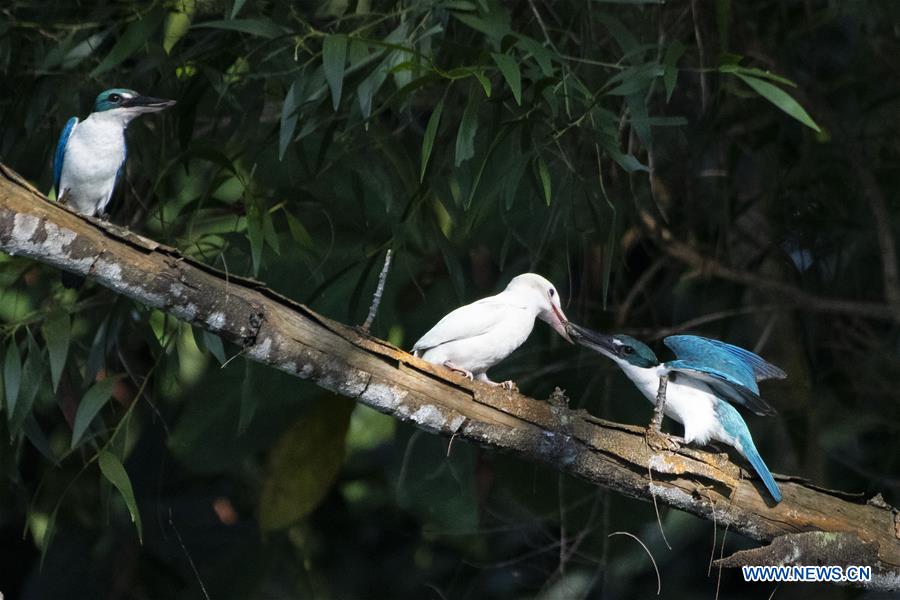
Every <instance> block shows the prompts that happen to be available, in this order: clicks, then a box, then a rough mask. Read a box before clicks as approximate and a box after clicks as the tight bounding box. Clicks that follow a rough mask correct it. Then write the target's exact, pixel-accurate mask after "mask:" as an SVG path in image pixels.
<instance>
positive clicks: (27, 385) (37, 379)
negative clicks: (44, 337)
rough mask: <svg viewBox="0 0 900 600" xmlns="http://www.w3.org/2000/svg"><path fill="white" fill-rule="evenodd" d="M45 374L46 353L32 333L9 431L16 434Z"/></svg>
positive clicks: (32, 403) (11, 414)
mask: <svg viewBox="0 0 900 600" xmlns="http://www.w3.org/2000/svg"><path fill="white" fill-rule="evenodd" d="M43 375H44V355H43V352H42V351H41V349H40V348H39V347H38V345H37V344H36V343H35V341H34V338H32V337H31V334H29V335H28V356H27V357H26V358H25V366H23V367H22V388H21V390H20V391H19V398H18V400H17V401H16V404H15V407H14V409H12V408H11V409H10V411H9V412H10V416H11V417H12V418H11V420H10V425H9V431H10V434H16V433H18V432H19V429H21V427H22V424H23V423H24V422H25V419H26V418H27V417H28V415H30V414H31V409H32V407H33V406H34V399H35V397H36V396H37V393H38V391H39V390H40V389H41V384H42V383H43Z"/></svg>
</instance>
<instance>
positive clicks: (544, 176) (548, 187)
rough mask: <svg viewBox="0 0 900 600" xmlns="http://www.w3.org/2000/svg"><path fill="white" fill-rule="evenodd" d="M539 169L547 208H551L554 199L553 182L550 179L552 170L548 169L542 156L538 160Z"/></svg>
mask: <svg viewBox="0 0 900 600" xmlns="http://www.w3.org/2000/svg"><path fill="white" fill-rule="evenodd" d="M537 168H538V176H539V177H540V179H541V187H542V188H543V189H544V200H546V202H547V206H550V200H551V199H552V197H553V194H552V192H553V190H552V185H553V180H552V179H551V178H550V169H548V168H547V163H546V162H544V159H543V158H542V157H540V156H539V157H538V159H537Z"/></svg>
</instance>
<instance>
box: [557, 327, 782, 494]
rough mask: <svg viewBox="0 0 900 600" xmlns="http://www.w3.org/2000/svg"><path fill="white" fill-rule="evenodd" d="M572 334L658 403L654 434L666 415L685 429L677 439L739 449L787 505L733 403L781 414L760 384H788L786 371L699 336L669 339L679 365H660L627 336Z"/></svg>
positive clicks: (578, 331)
mask: <svg viewBox="0 0 900 600" xmlns="http://www.w3.org/2000/svg"><path fill="white" fill-rule="evenodd" d="M568 329H569V333H570V334H571V336H572V338H573V339H575V341H577V342H578V343H580V344H582V345H584V346H587V347H588V348H591V349H592V350H595V351H597V352H599V353H600V354H603V355H604V356H607V357H608V358H611V359H612V360H613V361H615V363H616V364H617V365H619V368H621V369H622V371H624V372H625V375H627V376H628V378H629V379H631V381H632V382H633V383H634V384H635V386H637V388H638V390H640V391H641V393H642V394H644V396H646V397H647V399H648V400H650V402H655V403H656V405H657V413H656V415H654V420H653V421H652V422H651V424H650V427H649V428H648V434H652V433H653V428H654V426H655V432H656V433H657V434H659V422H660V421H661V420H662V414H663V412H665V414H666V416H668V417H670V418H672V419H674V420H676V421H678V422H679V423H681V424H682V425H684V438H683V440H680V439H678V438H673V439H674V440H677V441H683V442H685V443H691V442H697V443H698V444H701V445H702V444H706V443H708V442H709V441H710V440H713V441H718V442H722V443H724V444H727V445H729V446H732V447H734V448H735V449H736V450H737V451H738V452H739V453H740V454H741V455H742V456H743V457H744V458H746V459H747V460H748V461H749V462H750V464H751V465H753V469H754V470H755V471H756V473H757V474H758V475H759V477H760V479H762V481H763V483H764V484H765V486H766V489H768V490H769V493H770V494H772V498H774V499H775V502H781V491H780V490H779V489H778V485H777V484H776V483H775V479H774V478H773V477H772V474H771V473H770V472H769V469H768V467H766V463H765V462H763V459H762V458H761V457H760V455H759V452H758V451H757V450H756V446H755V445H754V444H753V439H752V438H751V437H750V431H749V430H748V429H747V424H746V423H745V422H744V419H743V418H742V417H741V415H740V413H739V412H738V411H737V409H735V408H734V407H733V406H732V405H731V404H730V403H729V402H734V403H736V404H741V405H743V406H745V407H746V408H748V409H750V410H751V411H753V412H755V413H756V414H760V415H774V414H776V413H775V409H774V408H772V407H771V406H770V405H769V404H768V403H767V402H766V401H765V400H763V399H762V398H760V396H759V386H758V385H757V381H762V380H763V379H771V378H777V379H783V378H785V377H787V375H786V374H785V372H784V371H782V370H781V369H779V368H778V367H776V366H774V365H772V364H770V363H768V362H766V361H765V360H763V359H762V358H760V357H759V356H757V355H756V354H754V353H752V352H750V351H749V350H744V349H743V348H739V347H737V346H732V345H731V344H726V343H725V342H720V341H718V340H711V339H709V338H704V337H699V336H695V335H673V336H669V337H667V338H665V339H664V340H663V342H664V343H665V344H666V346H668V347H669V348H670V349H671V350H672V351H673V352H675V355H676V356H677V360H673V361H669V362H666V363H660V362H659V359H657V358H656V355H655V354H654V353H653V351H652V350H651V349H650V348H648V347H647V346H646V345H645V344H643V343H642V342H639V341H638V340H636V339H634V338H632V337H629V336H627V335H604V334H601V333H597V332H596V331H591V330H590V329H586V328H584V327H579V326H578V325H575V324H573V323H569V324H568ZM648 439H649V437H648Z"/></svg>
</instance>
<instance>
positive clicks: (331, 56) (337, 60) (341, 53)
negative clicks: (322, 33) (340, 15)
mask: <svg viewBox="0 0 900 600" xmlns="http://www.w3.org/2000/svg"><path fill="white" fill-rule="evenodd" d="M346 62H347V36H345V35H340V34H337V35H329V36H328V37H326V38H325V41H324V42H323V43H322V68H323V69H324V70H325V79H326V80H327V81H328V87H329V88H331V106H332V108H333V109H334V110H337V109H338V106H340V104H341V90H342V88H343V86H344V64H345V63H346Z"/></svg>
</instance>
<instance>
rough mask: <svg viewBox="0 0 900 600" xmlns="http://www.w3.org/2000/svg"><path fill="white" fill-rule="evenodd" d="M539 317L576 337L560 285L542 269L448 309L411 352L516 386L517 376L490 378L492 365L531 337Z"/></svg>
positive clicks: (474, 375) (473, 375)
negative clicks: (514, 378)
mask: <svg viewBox="0 0 900 600" xmlns="http://www.w3.org/2000/svg"><path fill="white" fill-rule="evenodd" d="M535 318H538V319H541V320H542V321H544V322H546V323H548V324H549V325H550V326H551V327H552V328H553V329H555V330H556V332H557V333H558V334H559V335H561V336H562V337H563V338H564V339H565V340H566V341H568V342H570V343H571V342H572V340H571V338H569V334H568V333H567V332H566V326H565V324H566V322H567V319H566V316H565V315H564V314H563V311H562V308H560V301H559V293H558V292H557V291H556V288H555V287H554V286H553V284H552V283H550V282H549V281H547V280H546V279H544V278H543V277H541V276H540V275H536V274H534V273H525V274H523V275H519V276H518V277H515V278H513V280H512V281H510V282H509V285H507V286H506V289H504V290H503V291H502V292H500V293H499V294H497V295H496V296H490V297H488V298H483V299H481V300H478V301H477V302H473V303H472V304H467V305H465V306H461V307H459V308H457V309H456V310H454V311H453V312H451V313H449V314H448V315H447V316H445V317H444V318H443V319H441V320H440V321H438V323H437V325H435V326H434V327H432V328H431V330H430V331H429V332H428V333H426V334H425V335H423V336H422V338H421V339H420V340H419V341H418V342H416V343H415V345H414V346H413V349H412V352H413V354H414V355H415V356H419V357H421V358H423V359H425V360H427V361H428V362H430V363H434V364H438V365H444V366H445V367H447V368H449V369H452V370H454V371H456V372H457V373H461V374H463V375H464V376H466V377H468V378H469V379H477V380H479V381H483V382H485V383H489V384H492V385H502V386H504V387H506V388H507V389H512V387H513V386H514V385H515V384H514V383H513V382H512V381H504V382H503V383H502V384H499V383H496V382H494V381H491V380H490V379H489V378H488V376H487V370H488V369H490V368H491V367H493V366H494V365H496V364H497V363H499V362H500V361H502V360H503V359H504V358H506V357H507V356H509V355H510V354H512V352H513V350H515V349H516V348H518V347H519V346H521V345H522V343H523V342H524V341H525V340H526V339H528V336H529V335H530V334H531V330H532V329H533V328H534V320H535Z"/></svg>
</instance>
